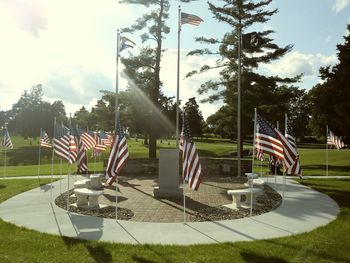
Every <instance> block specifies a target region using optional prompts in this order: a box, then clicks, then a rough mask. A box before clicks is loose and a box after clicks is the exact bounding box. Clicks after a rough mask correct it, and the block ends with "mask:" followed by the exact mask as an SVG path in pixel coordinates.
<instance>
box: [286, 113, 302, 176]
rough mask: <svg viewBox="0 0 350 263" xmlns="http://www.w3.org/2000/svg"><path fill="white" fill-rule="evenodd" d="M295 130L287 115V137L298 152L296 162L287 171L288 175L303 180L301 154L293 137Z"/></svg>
mask: <svg viewBox="0 0 350 263" xmlns="http://www.w3.org/2000/svg"><path fill="white" fill-rule="evenodd" d="M293 135H294V133H293V129H292V127H291V125H290V123H289V121H288V117H287V115H285V137H286V138H287V140H288V141H289V143H290V145H291V146H292V147H293V148H294V149H295V151H296V152H297V156H296V158H295V162H294V163H293V164H292V165H291V166H290V167H289V168H288V169H287V171H286V172H287V174H289V175H299V177H300V178H302V177H303V176H302V172H301V166H300V159H299V153H298V148H297V143H296V140H295V137H294V136H293Z"/></svg>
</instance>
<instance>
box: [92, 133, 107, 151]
mask: <svg viewBox="0 0 350 263" xmlns="http://www.w3.org/2000/svg"><path fill="white" fill-rule="evenodd" d="M94 138H95V141H96V144H95V147H94V150H93V152H92V154H93V156H99V155H101V152H102V151H104V150H106V148H107V146H106V145H104V144H103V143H102V140H101V138H100V136H99V133H98V132H95V133H94Z"/></svg>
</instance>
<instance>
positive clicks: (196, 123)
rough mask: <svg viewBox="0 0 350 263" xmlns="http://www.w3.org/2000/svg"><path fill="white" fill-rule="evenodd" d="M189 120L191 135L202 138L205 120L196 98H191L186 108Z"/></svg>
mask: <svg viewBox="0 0 350 263" xmlns="http://www.w3.org/2000/svg"><path fill="white" fill-rule="evenodd" d="M184 111H185V114H186V116H187V120H188V122H189V125H190V128H191V133H192V135H193V136H196V137H200V136H202V133H203V131H202V130H203V126H204V119H203V116H202V112H201V111H200V110H199V106H198V104H197V102H196V98H195V97H193V98H189V99H188V102H186V104H185V107H184Z"/></svg>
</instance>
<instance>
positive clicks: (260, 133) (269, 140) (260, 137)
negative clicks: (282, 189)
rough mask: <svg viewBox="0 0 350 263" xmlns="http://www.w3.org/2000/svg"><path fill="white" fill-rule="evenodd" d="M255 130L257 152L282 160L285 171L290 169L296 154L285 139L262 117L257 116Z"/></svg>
mask: <svg viewBox="0 0 350 263" xmlns="http://www.w3.org/2000/svg"><path fill="white" fill-rule="evenodd" d="M256 121H257V130H256V134H255V147H256V149H257V150H260V151H263V152H264V153H267V154H270V155H273V156H275V157H276V158H277V159H280V160H283V161H284V165H285V166H286V168H287V169H289V167H291V166H292V165H293V164H294V162H295V160H296V158H297V155H298V153H297V152H296V151H295V149H294V148H293V146H292V145H291V144H290V143H289V141H288V140H287V139H286V137H285V136H284V135H283V134H282V133H281V132H280V131H279V130H277V129H276V128H274V127H272V126H271V125H270V124H269V123H268V122H267V121H266V120H265V119H264V118H263V117H261V116H260V115H257V120H256Z"/></svg>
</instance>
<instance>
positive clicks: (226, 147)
mask: <svg viewBox="0 0 350 263" xmlns="http://www.w3.org/2000/svg"><path fill="white" fill-rule="evenodd" d="M12 140H13V144H14V149H12V150H7V152H6V156H7V167H6V175H7V176H26V175H37V174H38V165H37V164H38V146H37V145H38V142H37V141H35V140H34V139H27V140H25V139H23V138H22V137H16V136H14V137H13V138H12ZM195 143H196V148H197V150H198V154H199V157H200V158H201V157H207V156H211V157H222V156H228V155H232V153H233V152H235V151H236V149H237V147H236V144H235V143H233V142H232V141H230V140H226V139H197V140H195ZM128 146H129V152H130V158H132V159H137V158H148V147H147V146H145V145H144V143H143V139H138V140H137V139H135V138H130V139H128ZM165 148H175V140H158V142H157V156H159V149H165ZM244 148H245V149H250V148H251V144H249V143H245V144H244ZM299 153H300V160H301V164H302V169H303V174H304V175H321V176H322V175H326V151H325V149H324V145H322V144H301V145H300V147H299ZM108 155H109V149H107V150H106V151H104V152H103V154H102V156H101V157H100V158H99V159H97V160H96V162H95V160H94V159H92V158H91V152H88V159H89V160H88V162H89V168H90V170H91V171H94V170H96V171H102V170H103V162H102V160H107V159H108ZM51 156H52V151H51V150H50V149H43V150H42V153H41V157H42V158H41V163H42V165H41V168H40V174H42V175H48V174H51ZM54 163H55V164H54V168H53V173H54V174H62V173H63V174H66V173H67V164H66V162H63V165H62V166H61V165H59V163H60V159H59V158H57V157H55V159H54ZM260 163H261V162H259V161H256V165H255V167H254V171H255V172H258V173H260V171H262V172H263V173H266V172H267V171H268V162H267V161H265V162H263V163H262V169H261V168H260V165H261V164H260ZM3 164H4V150H3V149H2V150H1V151H0V176H2V175H3V174H4V169H3V167H2V166H3ZM76 170H77V169H76V166H75V165H73V166H72V168H71V171H72V173H74V172H75V171H76ZM329 175H338V176H342V175H350V150H342V151H337V150H329Z"/></svg>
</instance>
